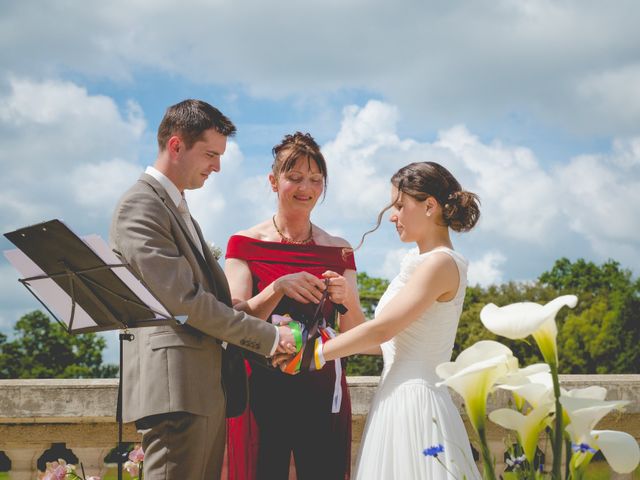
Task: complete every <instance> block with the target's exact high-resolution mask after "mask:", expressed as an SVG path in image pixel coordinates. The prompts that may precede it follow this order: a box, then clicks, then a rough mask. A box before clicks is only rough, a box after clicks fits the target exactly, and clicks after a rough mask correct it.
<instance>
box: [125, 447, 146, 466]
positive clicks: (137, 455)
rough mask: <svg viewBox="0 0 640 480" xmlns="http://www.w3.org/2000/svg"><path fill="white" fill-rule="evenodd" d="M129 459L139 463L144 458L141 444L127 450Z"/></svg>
mask: <svg viewBox="0 0 640 480" xmlns="http://www.w3.org/2000/svg"><path fill="white" fill-rule="evenodd" d="M129 460H131V461H132V462H135V463H140V462H142V461H143V460H144V452H143V451H142V446H141V445H136V446H135V448H134V449H133V450H131V451H130V452H129Z"/></svg>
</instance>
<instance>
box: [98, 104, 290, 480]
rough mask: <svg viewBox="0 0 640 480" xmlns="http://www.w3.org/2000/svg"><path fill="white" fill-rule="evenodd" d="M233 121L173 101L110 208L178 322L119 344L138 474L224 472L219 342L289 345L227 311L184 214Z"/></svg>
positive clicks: (276, 332) (222, 282) (226, 296)
mask: <svg viewBox="0 0 640 480" xmlns="http://www.w3.org/2000/svg"><path fill="white" fill-rule="evenodd" d="M235 130H236V129H235V126H234V125H233V123H232V122H231V121H230V120H229V119H228V118H226V117H225V116H224V115H223V114H222V113H220V112H219V111H218V110H217V109H216V108H214V107H212V106H211V105H209V104H208V103H206V102H203V101H199V100H185V101H183V102H180V103H178V104H176V105H173V106H171V107H169V108H168V109H167V111H166V113H165V116H164V118H163V119H162V122H161V124H160V127H159V128H158V147H159V152H158V156H157V159H156V162H155V164H154V166H153V167H148V168H147V170H146V172H145V173H144V174H142V176H141V177H140V179H139V180H138V182H137V183H136V184H135V185H133V187H131V188H130V189H129V191H127V192H126V193H125V194H124V196H123V197H122V198H121V199H120V201H119V203H118V205H117V206H116V209H115V212H114V215H113V220H112V224H111V231H110V241H111V245H112V247H113V249H114V250H115V251H116V252H117V253H118V254H119V255H120V256H121V257H122V258H123V260H124V261H126V262H127V263H128V264H129V265H130V266H131V267H132V268H133V270H134V271H135V272H136V273H137V274H138V275H139V276H140V277H141V278H142V279H143V281H144V282H145V283H146V284H147V285H148V286H149V288H150V289H151V291H152V292H153V293H154V294H155V295H156V296H157V297H158V298H159V299H160V300H161V301H162V302H163V303H164V305H165V306H166V307H167V308H168V309H169V311H170V312H171V313H172V314H173V315H174V316H176V317H182V318H185V317H186V320H185V321H184V323H182V324H176V325H173V324H172V325H167V326H160V327H146V328H140V329H135V330H133V332H132V333H134V336H135V338H134V340H133V341H131V342H125V345H124V372H123V374H124V377H123V384H124V385H123V420H124V421H125V422H131V421H135V422H136V426H137V428H138V430H139V431H140V432H141V433H142V446H143V449H144V452H145V460H144V477H145V479H146V480H156V479H189V480H197V479H207V480H215V479H217V478H219V477H220V470H221V467H222V457H223V452H224V443H225V394H224V391H223V387H222V384H221V370H220V369H221V360H222V359H221V355H222V346H221V341H224V342H228V343H230V344H235V345H239V346H241V347H243V348H245V349H248V350H251V351H253V352H256V353H258V354H261V355H264V356H270V355H273V353H274V352H275V351H276V350H279V351H285V350H286V349H288V350H289V351H291V345H295V341H294V339H293V336H292V335H291V331H290V330H289V328H288V327H286V326H280V327H276V326H274V325H272V324H270V323H268V322H265V321H264V320H261V319H258V318H255V317H252V316H250V315H247V314H246V313H243V312H239V311H236V310H234V309H233V308H231V296H230V293H229V286H228V284H227V280H226V278H225V276H224V273H223V271H222V269H221V268H220V266H219V265H218V262H217V261H216V259H215V258H214V257H213V256H212V254H211V252H210V251H209V249H208V248H207V247H206V244H205V242H204V239H203V237H202V232H201V231H200V228H199V226H198V224H197V223H196V222H195V220H193V219H192V218H191V216H190V215H189V213H188V207H187V205H186V201H185V200H184V195H183V194H184V190H188V189H195V188H200V187H202V186H203V184H204V182H205V181H206V179H207V177H208V176H209V175H210V174H211V173H213V172H218V171H219V170H220V157H221V156H222V154H223V153H224V151H225V149H226V145H227V137H228V136H231V135H233V134H234V133H235Z"/></svg>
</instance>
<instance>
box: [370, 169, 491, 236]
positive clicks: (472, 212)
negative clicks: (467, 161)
mask: <svg viewBox="0 0 640 480" xmlns="http://www.w3.org/2000/svg"><path fill="white" fill-rule="evenodd" d="M391 183H392V184H393V185H394V186H395V187H396V188H397V189H398V197H400V193H404V194H405V195H409V196H410V197H413V198H415V199H416V200H418V201H424V200H426V199H427V198H428V197H433V198H435V199H436V201H437V202H438V203H439V204H440V206H441V207H442V220H443V221H444V225H445V226H447V227H449V228H451V229H452V230H454V231H456V232H467V231H469V230H471V229H472V228H473V227H474V226H475V224H476V223H478V219H479V218H480V199H479V198H478V195H476V194H475V193H471V192H467V191H466V190H463V189H462V186H461V185H460V182H458V180H456V179H455V177H454V176H453V175H452V174H451V172H450V171H449V170H447V169H446V168H444V167H443V166H442V165H440V164H439V163H435V162H415V163H410V164H409V165H407V166H405V167H402V168H401V169H400V170H398V171H397V172H396V173H395V174H394V175H393V176H392V177H391ZM397 200H398V198H396V199H394V201H393V202H391V203H390V204H389V205H387V206H386V207H385V208H384V209H383V210H382V211H381V212H380V213H379V214H378V219H377V222H376V226H375V227H374V228H373V229H371V230H369V231H368V232H366V233H365V234H364V235H362V239H361V240H360V244H359V245H358V247H360V245H362V243H363V242H364V238H365V236H367V235H368V234H370V233H372V232H375V231H376V230H377V229H378V227H379V226H380V222H382V216H383V215H384V213H385V212H386V211H387V210H389V209H390V208H391V207H392V206H393V205H394V204H395V203H396V201H397Z"/></svg>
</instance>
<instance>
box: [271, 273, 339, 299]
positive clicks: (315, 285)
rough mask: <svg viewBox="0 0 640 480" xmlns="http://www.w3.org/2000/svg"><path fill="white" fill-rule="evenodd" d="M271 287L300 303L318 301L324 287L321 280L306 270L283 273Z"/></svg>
mask: <svg viewBox="0 0 640 480" xmlns="http://www.w3.org/2000/svg"><path fill="white" fill-rule="evenodd" d="M273 287H274V290H275V291H276V292H279V293H282V294H283V295H285V296H287V297H289V298H292V299H293V300H295V301H296V302H300V303H318V302H320V299H321V298H322V292H323V291H324V289H325V288H326V287H325V285H324V282H323V281H322V280H320V279H319V278H318V277H316V276H315V275H312V274H310V273H308V272H298V273H291V274H289V275H284V276H282V277H280V278H278V279H277V280H276V281H275V282H274V284H273ZM329 291H331V290H329Z"/></svg>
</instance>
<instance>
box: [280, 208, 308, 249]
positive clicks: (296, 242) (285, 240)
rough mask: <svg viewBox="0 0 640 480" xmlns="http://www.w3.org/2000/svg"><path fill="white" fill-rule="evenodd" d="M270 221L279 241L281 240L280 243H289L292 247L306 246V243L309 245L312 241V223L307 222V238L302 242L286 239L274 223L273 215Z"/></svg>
mask: <svg viewBox="0 0 640 480" xmlns="http://www.w3.org/2000/svg"><path fill="white" fill-rule="evenodd" d="M271 220H273V227H274V228H275V229H276V232H278V235H280V239H281V240H282V243H291V244H293V245H306V244H308V243H311V241H312V240H313V223H311V222H309V236H308V237H307V238H305V239H304V240H294V239H293V238H289V237H287V236H286V235H285V234H284V233H282V231H281V230H280V229H279V228H278V224H277V223H276V216H275V215H274V216H273V217H271Z"/></svg>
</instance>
